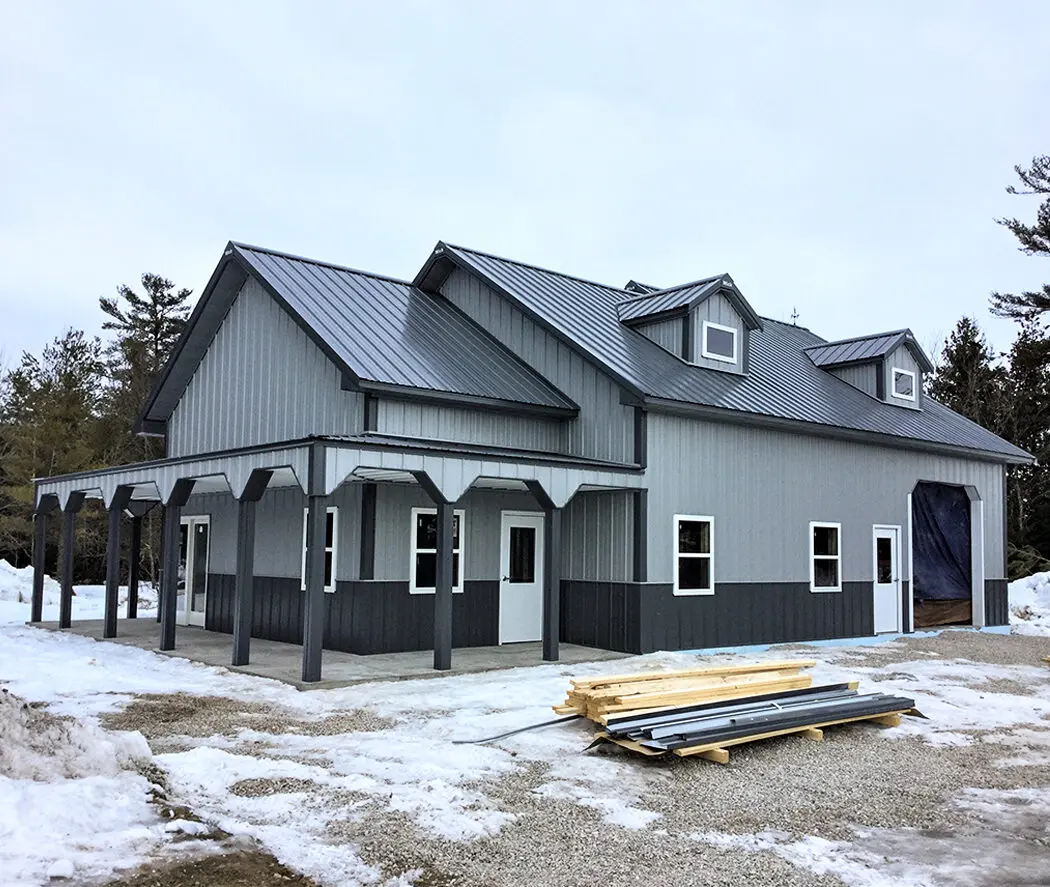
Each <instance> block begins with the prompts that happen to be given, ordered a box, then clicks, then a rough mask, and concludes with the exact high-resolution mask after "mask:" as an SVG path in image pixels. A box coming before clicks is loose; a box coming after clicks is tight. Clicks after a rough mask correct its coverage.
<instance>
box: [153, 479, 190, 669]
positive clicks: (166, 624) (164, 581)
mask: <svg viewBox="0 0 1050 887" xmlns="http://www.w3.org/2000/svg"><path fill="white" fill-rule="evenodd" d="M192 492H193V480H190V479H180V480H177V481H176V482H175V486H174V487H173V488H172V491H171V495H170V496H169V497H168V501H167V502H165V503H164V552H163V555H164V566H163V572H162V573H161V581H160V600H159V602H158V609H159V611H160V614H159V615H160V649H161V650H174V649H175V617H176V615H177V614H176V607H177V602H178V597H179V527H180V525H181V523H182V506H184V505H185V504H186V502H187V500H188V499H189V498H190V493H192Z"/></svg>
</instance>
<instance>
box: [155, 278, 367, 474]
mask: <svg viewBox="0 0 1050 887" xmlns="http://www.w3.org/2000/svg"><path fill="white" fill-rule="evenodd" d="M341 381H342V379H341V375H340V371H339V369H338V368H337V367H336V365H335V364H334V363H332V362H331V361H330V360H329V359H328V358H327V357H326V356H325V354H324V353H323V352H322V351H321V349H320V348H318V347H317V346H316V345H315V344H314V343H313V341H311V339H310V338H309V337H308V336H307V335H306V333H304V332H303V331H302V330H301V329H300V328H299V327H298V326H297V325H296V323H295V321H294V320H293V319H292V318H291V317H290V316H289V315H288V314H287V312H285V311H284V310H283V309H282V308H281V307H280V306H279V305H278V304H277V303H276V302H275V301H274V300H273V299H272V298H271V297H270V296H269V294H268V293H266V292H265V291H264V290H263V288H262V286H261V285H260V284H259V283H258V282H257V281H255V280H254V279H251V278H249V280H248V282H247V283H246V284H245V285H244V288H243V289H242V290H241V292H240V294H239V295H238V296H237V298H236V299H235V300H234V303H233V305H232V306H231V307H230V311H229V313H228V314H227V315H226V318H225V320H224V321H223V322H222V325H221V326H220V327H219V330H218V332H217V333H216V335H215V338H214V340H213V341H212V343H211V345H210V346H209V348H208V351H207V353H206V354H205V355H204V359H203V360H202V361H201V363H200V365H199V366H198V367H197V370H196V372H195V373H194V375H193V378H192V379H191V380H190V383H189V385H188V386H187V388H186V391H185V393H184V394H183V396H182V398H181V400H180V401H179V404H178V406H177V407H176V408H175V411H174V413H173V414H172V417H171V419H170V421H169V422H168V455H169V456H186V455H192V454H195V453H208V452H215V451H217V450H224V449H232V448H235V447H241V446H250V445H253V444H262V443H272V442H275V441H282V440H295V439H298V438H302V437H306V436H307V435H311V434H354V433H357V432H358V431H360V430H361V422H362V403H361V396H360V395H359V394H355V393H353V392H348V391H342V390H341V389H340V384H341Z"/></svg>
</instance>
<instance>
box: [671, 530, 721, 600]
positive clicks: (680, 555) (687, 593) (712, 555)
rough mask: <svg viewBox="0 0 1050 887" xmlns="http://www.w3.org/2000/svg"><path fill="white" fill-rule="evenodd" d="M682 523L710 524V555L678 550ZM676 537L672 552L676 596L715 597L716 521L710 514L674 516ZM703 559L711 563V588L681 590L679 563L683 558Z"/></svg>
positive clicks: (674, 536)
mask: <svg viewBox="0 0 1050 887" xmlns="http://www.w3.org/2000/svg"><path fill="white" fill-rule="evenodd" d="M682 521H695V522H698V523H699V522H703V523H707V524H710V526H711V551H710V552H709V553H708V554H701V553H699V552H697V553H682V552H680V551H679V550H678V526H679V524H680V523H681V522H682ZM673 529H674V535H673V536H672V537H671V546H672V547H671V551H672V553H673V555H674V594H675V595H677V596H679V597H683V596H693V595H713V594H714V593H715V519H714V518H713V517H711V515H709V514H676V515H675V516H674V524H673ZM683 557H688V558H703V557H706V558H707V559H708V561H710V567H711V568H710V572H709V574H708V575H709V576H710V577H711V587H710V588H679V587H678V561H679V560H680V559H681V558H683Z"/></svg>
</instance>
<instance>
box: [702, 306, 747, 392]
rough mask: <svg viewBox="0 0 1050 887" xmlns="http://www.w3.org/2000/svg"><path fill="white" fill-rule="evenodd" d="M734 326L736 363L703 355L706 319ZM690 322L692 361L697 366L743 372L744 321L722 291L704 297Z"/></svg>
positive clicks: (727, 371)
mask: <svg viewBox="0 0 1050 887" xmlns="http://www.w3.org/2000/svg"><path fill="white" fill-rule="evenodd" d="M705 320H707V321H710V322H712V323H717V324H721V325H722V326H728V327H732V328H733V329H735V330H736V363H735V364H731V363H726V362H725V361H723V360H712V359H711V358H709V357H702V356H701V350H702V349H703V342H704V340H703V334H704V321H705ZM690 322H691V323H692V324H693V339H692V342H693V355H692V358H691V362H692V363H695V364H696V365H697V366H701V367H706V368H707V369H709V370H721V371H722V372H724V373H734V372H736V373H742V372H743V371H744V370H743V363H744V360H743V358H744V321H743V319H742V318H741V317H740V315H739V314H738V313H737V311H736V309H735V308H734V307H733V305H732V303H731V302H730V301H729V299H727V298H726V297H725V296H723V295H722V294H721V293H716V294H715V295H713V296H711V297H709V298H707V299H704V301H703V302H701V303H700V304H699V305H697V306H696V307H695V308H694V309H693V311H692V314H690Z"/></svg>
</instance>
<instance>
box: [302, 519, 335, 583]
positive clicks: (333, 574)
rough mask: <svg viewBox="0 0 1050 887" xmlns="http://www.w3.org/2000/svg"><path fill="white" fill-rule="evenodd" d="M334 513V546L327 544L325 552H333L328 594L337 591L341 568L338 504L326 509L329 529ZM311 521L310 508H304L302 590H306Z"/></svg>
mask: <svg viewBox="0 0 1050 887" xmlns="http://www.w3.org/2000/svg"><path fill="white" fill-rule="evenodd" d="M329 514H330V515H332V546H331V547H330V548H329V547H328V546H327V545H326V546H325V547H324V550H325V553H326V554H327V553H328V552H331V554H332V584H331V585H326V586H325V587H324V590H325V591H326V592H327V593H328V594H334V593H335V583H336V581H337V579H336V576H337V575H338V570H339V508H338V506H336V505H329V506H328V508H326V509H325V525H326V526H325V529H327V524H328V517H327V515H329ZM309 521H310V509H309V508H304V509H303V566H302V572H301V573H300V574H299V576H300V580H301V582H300V591H306V525H307V524H308V523H309Z"/></svg>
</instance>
